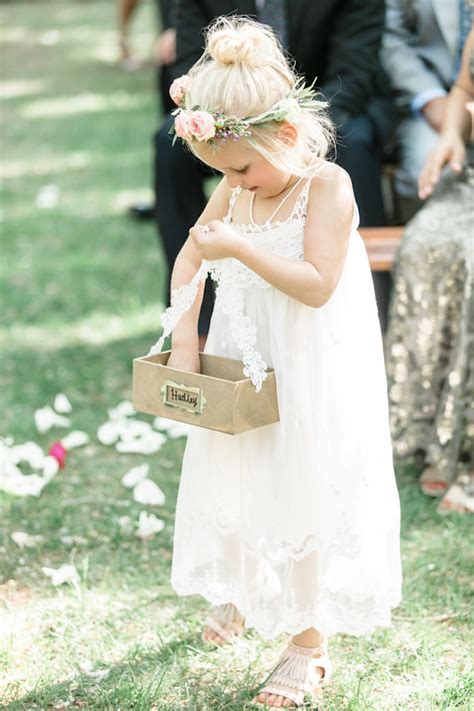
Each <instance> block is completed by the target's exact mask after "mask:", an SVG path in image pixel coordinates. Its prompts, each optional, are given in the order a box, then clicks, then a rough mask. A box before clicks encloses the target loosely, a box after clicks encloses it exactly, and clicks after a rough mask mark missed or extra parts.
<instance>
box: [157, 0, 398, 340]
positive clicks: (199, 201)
mask: <svg viewBox="0 0 474 711" xmlns="http://www.w3.org/2000/svg"><path fill="white" fill-rule="evenodd" d="M175 7H176V63H175V65H174V68H173V74H174V76H175V77H177V76H180V75H182V74H185V73H186V72H187V71H188V70H189V68H190V67H191V66H192V65H193V64H194V62H196V61H197V59H198V58H199V57H200V56H201V54H202V51H203V47H204V40H203V31H204V29H205V28H206V26H207V25H208V24H209V23H210V22H211V21H212V20H213V19H214V18H216V17H218V16H219V15H223V14H229V13H232V12H237V13H239V14H245V15H250V16H254V17H257V18H258V19H259V20H260V21H261V22H263V23H265V24H268V25H270V26H271V27H272V29H273V30H274V31H275V32H276V34H277V35H278V36H279V38H280V40H281V41H282V44H283V46H284V47H285V48H286V49H287V51H288V52H289V54H290V55H291V56H292V57H293V58H294V60H295V63H296V69H297V71H298V72H299V73H302V74H304V76H305V78H306V82H307V83H311V82H312V81H313V80H316V81H317V87H318V88H319V89H320V90H321V91H322V92H323V94H324V96H325V98H326V99H327V100H329V101H330V112H331V116H332V118H333V120H334V122H335V124H336V126H337V128H338V147H337V156H336V162H337V163H339V165H341V166H342V167H343V168H345V169H346V170H347V172H348V173H349V175H350V176H351V179H352V182H353V186H354V192H355V196H356V200H357V203H358V206H359V211H360V217H361V225H363V226H371V225H372V226H377V225H383V224H384V222H385V214H384V206H383V197H382V189H381V151H382V146H383V144H384V143H385V142H386V141H387V140H388V138H389V137H390V136H391V134H392V131H393V129H394V126H395V112H394V110H392V100H391V96H390V94H389V92H388V88H387V82H386V81H385V80H384V75H383V71H382V68H381V64H380V62H379V50H380V45H381V38H382V32H383V26H384V17H385V15H384V2H383V0H365V2H363V3H361V2H360V1H359V0H342V2H341V1H340V0H328V1H327V2H325V3H324V4H321V3H315V2H313V1H312V0H292V2H285V1H284V0H260V1H257V2H255V1H254V0H244V1H243V2H239V3H236V4H234V3H233V2H229V0H212V1H208V2H205V3H204V2H202V1H201V0H175ZM171 124H172V117H171V116H168V117H167V118H166V119H165V121H164V123H163V125H162V127H161V128H160V130H159V131H158V132H157V134H156V137H155V155H154V176H155V177H154V181H155V199H156V214H157V224H158V231H159V234H160V236H161V239H162V240H163V244H164V248H165V252H166V257H167V261H168V265H169V269H170V272H171V268H172V266H173V264H174V261H175V259H176V256H177V254H178V252H179V250H180V249H181V247H182V245H183V243H184V241H185V239H186V237H187V234H188V230H189V229H190V227H191V226H192V225H193V224H194V223H195V221H196V220H197V218H198V216H199V215H200V214H201V212H202V210H203V209H204V206H205V204H206V199H205V195H204V187H203V183H204V180H205V178H206V177H209V175H210V173H209V171H206V169H205V167H204V166H203V165H202V164H200V163H199V162H198V161H197V160H196V159H195V158H194V157H193V156H192V155H191V154H190V153H189V151H186V150H185V149H184V148H183V147H182V146H181V145H179V142H178V143H176V144H175V146H174V147H172V145H171V140H170V136H169V129H170V127H171ZM196 186H197V187H196ZM374 280H375V281H376V291H377V298H378V306H379V311H380V313H381V321H382V323H383V325H385V321H386V309H387V302H388V288H387V286H388V275H387V274H382V273H379V274H377V275H374ZM212 302H213V298H212V289H210V288H209V287H207V289H206V292H205V296H204V300H203V307H202V310H201V317H200V321H199V333H200V334H201V335H202V336H203V337H204V336H205V334H206V333H207V329H208V326H209V319H210V314H211V312H212Z"/></svg>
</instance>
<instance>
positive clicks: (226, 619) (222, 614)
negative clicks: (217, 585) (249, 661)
mask: <svg viewBox="0 0 474 711" xmlns="http://www.w3.org/2000/svg"><path fill="white" fill-rule="evenodd" d="M205 625H206V628H207V627H210V628H211V630H213V631H214V632H217V634H218V635H219V637H221V638H222V639H223V640H224V642H232V640H233V639H234V638H235V637H238V636H239V635H240V634H242V632H243V630H244V627H245V618H244V617H243V615H241V614H240V612H239V611H238V609H237V608H236V606H235V605H234V604H233V603H231V602H226V603H224V604H223V605H218V606H217V607H215V608H214V609H213V611H212V612H211V614H210V615H209V616H208V617H207V618H206V622H205ZM202 639H203V641H204V642H214V644H219V642H216V640H214V639H204V632H203V636H202Z"/></svg>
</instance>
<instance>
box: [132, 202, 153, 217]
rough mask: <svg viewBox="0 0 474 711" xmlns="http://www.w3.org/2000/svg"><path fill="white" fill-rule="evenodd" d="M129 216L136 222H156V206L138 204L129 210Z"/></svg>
mask: <svg viewBox="0 0 474 711" xmlns="http://www.w3.org/2000/svg"><path fill="white" fill-rule="evenodd" d="M128 214H129V215H130V216H131V217H133V218H134V219H135V220H144V221H145V220H154V219H155V206H154V205H151V204H149V203H145V202H137V203H135V205H132V206H131V207H129V208H128Z"/></svg>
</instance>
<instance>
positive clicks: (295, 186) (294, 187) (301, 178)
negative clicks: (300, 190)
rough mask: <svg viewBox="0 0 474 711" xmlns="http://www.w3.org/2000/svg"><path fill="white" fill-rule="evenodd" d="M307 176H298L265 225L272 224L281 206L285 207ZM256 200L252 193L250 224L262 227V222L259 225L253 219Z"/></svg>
mask: <svg viewBox="0 0 474 711" xmlns="http://www.w3.org/2000/svg"><path fill="white" fill-rule="evenodd" d="M306 177H307V176H306V175H302V176H301V177H300V178H298V180H297V181H296V183H295V184H294V185H293V187H292V188H291V189H290V190H289V191H288V192H287V193H286V195H285V197H284V198H283V199H282V200H280V202H279V203H278V205H277V206H276V208H275V209H274V210H273V212H272V214H271V215H270V217H269V218H268V220H266V221H265V222H264V223H263V225H268V224H270V223H271V222H273V220H274V218H275V215H277V213H278V211H279V210H280V208H281V207H283V205H284V204H285V202H286V201H287V200H288V198H289V197H290V195H293V193H294V191H295V190H296V188H297V187H298V185H299V184H300V183H301V182H302V181H303V180H304V179H305V178H306ZM254 202H255V193H252V195H251V197H250V202H249V220H250V224H251V225H252V227H262V226H263V225H262V224H260V225H259V224H258V223H256V222H255V220H254V219H253V205H254Z"/></svg>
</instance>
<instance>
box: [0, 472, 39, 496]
mask: <svg viewBox="0 0 474 711" xmlns="http://www.w3.org/2000/svg"><path fill="white" fill-rule="evenodd" d="M47 483H48V482H47V481H46V479H44V478H43V477H42V476H39V475H38V474H29V475H28V476H25V475H24V474H23V473H22V472H21V471H20V469H18V467H17V466H15V465H14V464H10V465H8V467H6V468H5V469H4V470H3V471H2V472H0V490H3V491H5V492H6V493H7V494H15V495H16V496H39V495H40V494H41V492H42V490H43V488H44V487H45V486H46V484H47Z"/></svg>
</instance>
